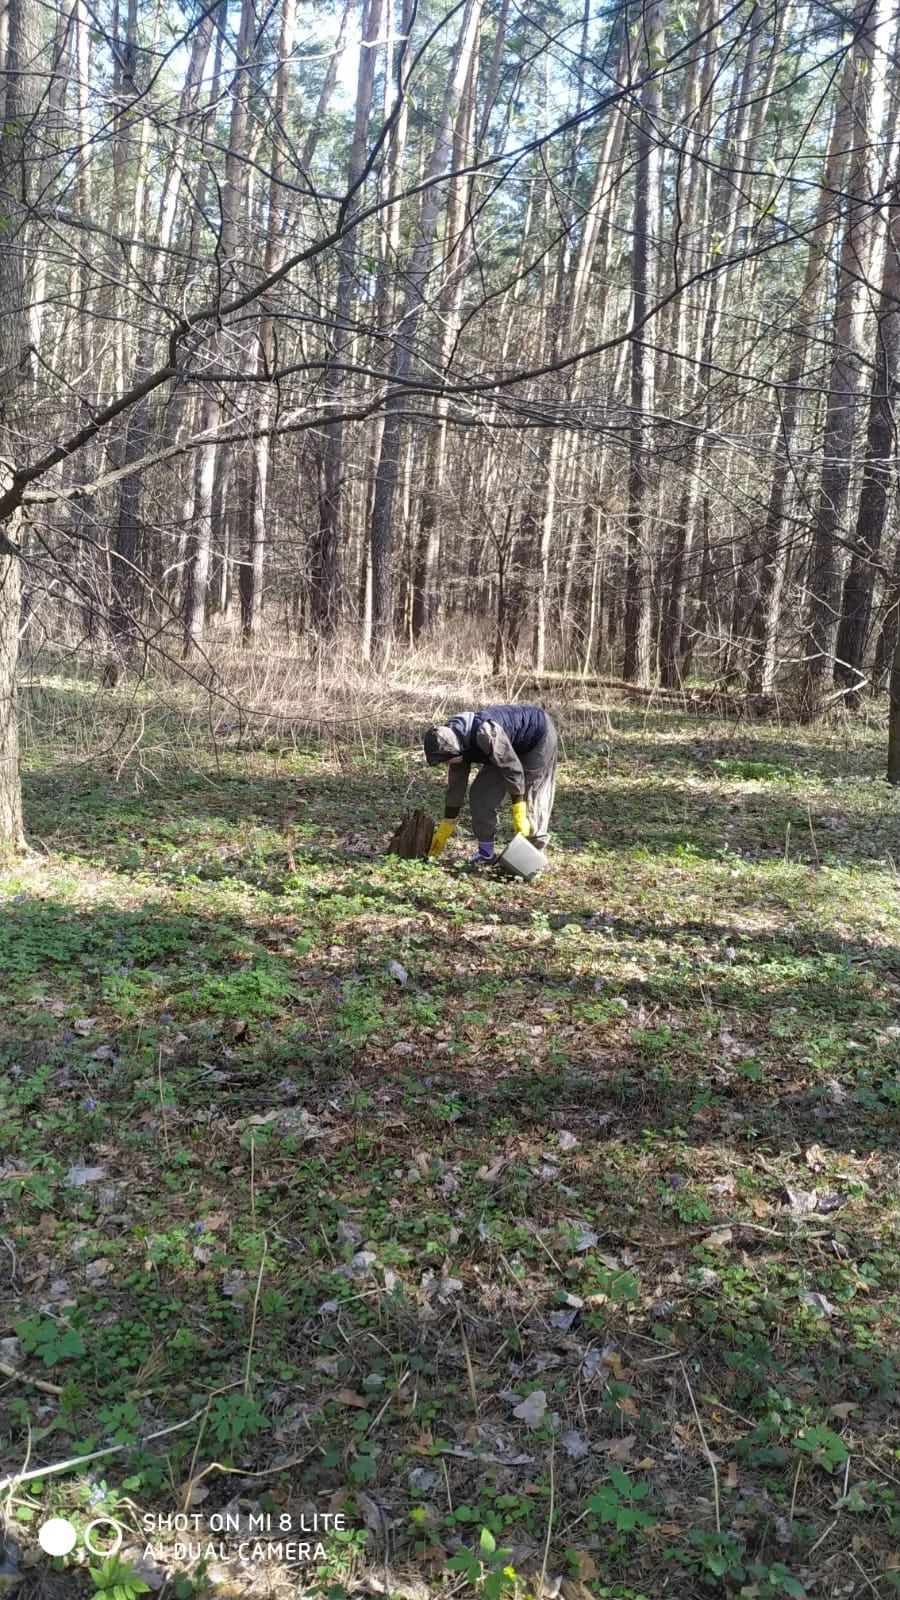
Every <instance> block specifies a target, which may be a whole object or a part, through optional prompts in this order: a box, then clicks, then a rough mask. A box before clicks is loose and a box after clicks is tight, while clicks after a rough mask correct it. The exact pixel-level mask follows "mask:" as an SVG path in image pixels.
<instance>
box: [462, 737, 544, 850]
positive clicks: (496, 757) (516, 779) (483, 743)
mask: <svg viewBox="0 0 900 1600" xmlns="http://www.w3.org/2000/svg"><path fill="white" fill-rule="evenodd" d="M475 742H476V744H477V745H478V748H479V749H480V750H483V751H484V753H485V755H486V756H487V757H488V760H489V761H490V763H491V765H492V766H494V767H496V768H497V771H498V772H499V773H500V775H501V777H502V779H503V782H504V784H505V786H506V792H507V794H508V795H509V798H510V801H511V809H512V819H513V827H514V828H515V830H516V833H521V834H524V836H525V838H526V839H527V838H528V836H529V834H530V833H531V823H530V822H529V820H528V807H527V805H526V804H525V773H524V771H523V769H522V763H521V761H520V760H519V758H518V756H517V755H516V752H515V750H514V749H513V747H512V742H511V740H510V738H509V736H508V734H505V733H504V732H503V729H502V728H501V727H500V726H499V724H498V723H496V722H484V723H482V725H481V727H480V728H479V730H478V733H477V734H476V737H475Z"/></svg>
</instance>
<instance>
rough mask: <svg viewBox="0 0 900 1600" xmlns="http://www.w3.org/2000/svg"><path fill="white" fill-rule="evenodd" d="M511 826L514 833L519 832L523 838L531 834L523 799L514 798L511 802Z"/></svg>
mask: <svg viewBox="0 0 900 1600" xmlns="http://www.w3.org/2000/svg"><path fill="white" fill-rule="evenodd" d="M512 819H513V827H514V828H515V830H516V833H521V835H522V837H523V839H527V838H529V837H530V834H531V823H530V822H529V821H528V807H527V805H526V804H525V801H524V800H514V801H513V803H512Z"/></svg>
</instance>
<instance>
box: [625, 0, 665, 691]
mask: <svg viewBox="0 0 900 1600" xmlns="http://www.w3.org/2000/svg"><path fill="white" fill-rule="evenodd" d="M664 26H665V0H644V7H643V13H642V16H641V22H640V34H641V49H640V51H639V61H640V64H641V70H642V71H644V72H654V73H655V72H656V69H657V68H658V67H659V66H660V65H661V63H662V56H663V49H664V32H663V30H664ZM661 109H662V84H661V81H660V78H659V76H658V73H657V74H656V75H654V76H653V77H651V78H649V79H648V81H647V82H646V83H645V85H644V88H643V90H642V92H641V110H640V120H639V123H638V134H637V165H636V170H635V177H634V189H635V198H634V241H633V246H632V266H631V285H632V317H633V320H634V323H635V324H636V325H637V326H638V331H637V333H635V334H634V335H633V336H632V339H631V421H630V425H629V449H628V513H627V530H628V534H627V554H626V604H625V663H624V669H623V675H624V677H625V678H626V680H627V681H628V682H629V683H638V684H648V683H649V682H650V670H651V571H650V546H651V540H652V534H653V529H652V518H651V509H650V503H651V467H652V450H653V445H652V438H651V431H650V430H651V427H652V422H651V414H652V411H653V394H654V381H653V376H654V374H653V366H654V354H653V349H652V347H651V343H650V342H649V336H648V335H647V333H646V332H645V330H644V329H643V328H642V327H640V324H641V323H642V322H643V320H644V318H645V317H646V315H647V312H648V311H649V310H650V307H651V305H652V303H653V300H654V298H655V295H656V289H657V274H658V254H659V247H658V240H657V239H656V237H655V230H656V229H657V228H658V226H659V221H658V219H659V176H660V174H659V117H660V112H661Z"/></svg>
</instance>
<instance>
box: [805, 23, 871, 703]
mask: <svg viewBox="0 0 900 1600" xmlns="http://www.w3.org/2000/svg"><path fill="white" fill-rule="evenodd" d="M854 24H855V26H856V29H857V38H856V43H855V46H854V52H853V54H854V58H855V66H856V74H855V82H854V84H853V89H852V103H853V124H852V135H851V158H850V170H849V174H848V178H847V192H846V200H847V207H848V214H847V221H846V226H845V228H844V237H843V241H842V244H841V253H840V260H839V265H838V280H837V290H836V294H835V308H834V343H833V350H832V359H831V370H830V374H829V379H828V390H827V396H826V405H825V428H824V435H823V441H822V457H823V459H822V472H821V478H820V483H819V495H818V500H817V504H816V511H815V520H814V524H813V543H812V550H811V553H810V559H809V576H808V580H807V588H808V591H809V603H808V609H807V626H806V640H805V651H806V662H805V666H804V670H803V674H802V682H801V713H802V716H803V719H804V721H807V722H811V721H814V720H815V719H816V718H817V717H819V716H821V714H822V712H823V711H824V709H825V704H826V699H827V695H828V691H829V689H830V687H831V684H832V681H833V677H834V666H835V645H836V643H837V633H838V625H839V621H840V604H841V588H842V579H843V553H842V550H841V546H840V544H839V542H838V541H839V537H840V535H841V533H842V532H843V531H844V529H845V527H846V523H847V513H848V510H849V505H850V483H851V476H852V470H853V448H854V440H855V427H856V413H857V396H858V390H859V382H860V376H861V372H862V354H863V331H864V317H865V311H866V302H865V294H864V289H865V285H866V283H867V281H868V267H869V253H870V247H871V238H872V205H871V198H870V197H871V192H872V189H871V177H870V167H871V164H872V147H873V144H874V141H875V138H876V137H877V134H874V133H873V120H874V121H875V122H876V123H877V122H878V121H879V120H880V119H879V118H878V117H875V118H874V119H873V109H874V105H875V103H877V102H876V97H875V95H874V94H873V87H874V83H875V36H876V32H877V29H878V24H879V11H878V0H862V4H861V6H860V7H859V8H858V11H857V14H856V16H855V17H854Z"/></svg>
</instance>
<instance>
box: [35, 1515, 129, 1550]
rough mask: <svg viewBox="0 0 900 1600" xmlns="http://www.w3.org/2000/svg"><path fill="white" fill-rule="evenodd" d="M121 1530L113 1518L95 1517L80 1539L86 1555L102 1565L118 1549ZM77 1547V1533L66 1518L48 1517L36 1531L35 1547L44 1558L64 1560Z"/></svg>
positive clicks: (118, 1523)
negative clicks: (52, 1557) (63, 1557)
mask: <svg viewBox="0 0 900 1600" xmlns="http://www.w3.org/2000/svg"><path fill="white" fill-rule="evenodd" d="M123 1534H124V1529H123V1527H122V1524H121V1523H120V1522H116V1521H115V1519H114V1518H113V1517H95V1518H94V1520H93V1522H89V1523H88V1524H87V1527H86V1528H85V1529H84V1532H83V1533H82V1535H81V1539H82V1543H83V1545H84V1548H85V1549H86V1550H87V1551H88V1552H89V1554H90V1555H92V1556H96V1557H97V1559H98V1560H100V1561H104V1560H106V1559H107V1558H108V1557H109V1556H114V1555H117V1554H118V1552H119V1550H121V1548H122V1538H123ZM77 1543H78V1529H77V1528H76V1526H75V1524H74V1522H70V1521H69V1519H68V1517H50V1518H49V1519H48V1520H47V1521H46V1522H42V1523H41V1526H40V1527H39V1529H38V1544H39V1545H40V1547H41V1549H42V1550H43V1551H44V1552H45V1554H46V1555H48V1556H67V1555H69V1554H70V1552H71V1551H72V1550H74V1549H75V1546H76V1544H77Z"/></svg>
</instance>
